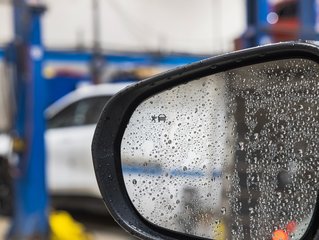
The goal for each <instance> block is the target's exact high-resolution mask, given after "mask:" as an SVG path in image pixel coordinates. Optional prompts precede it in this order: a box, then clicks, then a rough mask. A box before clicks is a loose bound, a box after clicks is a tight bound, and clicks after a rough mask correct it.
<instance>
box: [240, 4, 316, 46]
mask: <svg viewBox="0 0 319 240" xmlns="http://www.w3.org/2000/svg"><path fill="white" fill-rule="evenodd" d="M298 4H299V12H298V19H299V22H300V32H299V39H304V40H319V35H318V32H316V27H315V26H316V24H317V27H319V22H318V21H319V18H318V17H317V16H318V15H319V2H318V1H317V0H299V1H298ZM246 8H247V26H248V27H247V31H246V32H245V33H244V35H243V36H242V38H243V47H245V48H247V47H254V46H258V45H261V44H265V43H267V42H270V40H271V36H270V35H269V32H268V29H269V23H268V22H267V15H268V13H269V12H270V10H271V5H270V1H269V0H258V1H256V0H247V1H246ZM295 40H297V39H295Z"/></svg>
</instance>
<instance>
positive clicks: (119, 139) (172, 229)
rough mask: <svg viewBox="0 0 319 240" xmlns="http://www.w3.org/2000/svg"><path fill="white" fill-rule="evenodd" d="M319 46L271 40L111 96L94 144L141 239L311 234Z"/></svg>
mask: <svg viewBox="0 0 319 240" xmlns="http://www.w3.org/2000/svg"><path fill="white" fill-rule="evenodd" d="M318 62H319V48H318V47H317V46H316V45H313V44H311V43H307V42H290V43H280V44H273V45H268V46H264V47H258V48H253V49H248V50H244V51H240V52H235V53H230V54H226V55H222V56H217V57H214V58H211V59H208V60H205V61H202V62H199V63H195V64H192V65H189V66H186V67H182V68H178V69H176V70H173V71H170V72H167V73H164V74H162V75H158V76H155V77H153V78H151V79H148V80H145V81H143V82H141V83H138V84H136V85H135V86H132V87H129V88H127V89H125V90H124V91H122V92H120V93H119V94H117V95H116V96H115V97H113V98H112V99H111V100H110V101H109V103H108V104H107V106H106V107H105V109H104V110H103V112H102V115H101V117H100V120H99V122H98V125H97V128H96V131H95V135H94V139H93V144H92V154H93V160H94V166H95V171H96V177H97V181H98V184H99V188H100V191H101V193H102V196H103V199H104V202H105V204H106V206H107V208H108V210H109V211H110V213H111V215H112V216H113V217H114V218H115V220H116V221H117V222H118V223H119V224H120V225H121V226H122V227H123V228H124V229H126V230H127V231H129V232H130V233H132V234H133V235H135V236H137V237H140V238H142V239H274V240H275V239H278V240H279V239H282V240H284V239H287V240H288V239H313V238H314V236H315V234H316V231H317V229H318V224H319V213H318V207H317V203H318V201H317V197H318V194H317V193H318V189H317V188H318V177H319V176H318V174H319V171H318V170H319V161H318V160H319V159H318V157H319V154H318V153H319V151H318V147H317V145H318V142H319V125H318V120H319V100H318V95H319V81H318V79H319V64H318Z"/></svg>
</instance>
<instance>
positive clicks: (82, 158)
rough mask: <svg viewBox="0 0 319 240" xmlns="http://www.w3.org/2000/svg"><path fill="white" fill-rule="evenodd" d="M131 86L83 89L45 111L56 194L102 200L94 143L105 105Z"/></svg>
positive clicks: (49, 176) (50, 183) (52, 186)
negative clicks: (92, 154) (92, 144)
mask: <svg viewBox="0 0 319 240" xmlns="http://www.w3.org/2000/svg"><path fill="white" fill-rule="evenodd" d="M128 85H129V84H128V83H121V84H101V85H95V86H84V87H81V88H79V89H77V90H75V91H73V92H71V93H70V94H68V95H66V96H65V97H63V98H61V99H60V100H58V101H57V102H55V103H54V104H53V105H51V106H50V107H49V108H48V109H47V110H46V112H45V115H46V119H47V131H46V133H45V141H46V148H47V181H48V188H49V191H50V193H51V194H53V195H62V196H63V195H64V196H87V197H98V198H100V196H101V195H100V191H99V189H98V186H97V182H96V179H95V174H94V169H93V163H92V156H91V142H92V138H93V133H94V130H95V125H96V123H97V120H98V118H99V115H100V113H101V111H102V108H103V106H104V105H105V103H106V102H107V101H108V100H109V99H110V98H111V97H112V96H113V95H114V94H115V93H117V92H118V91H120V90H121V89H123V88H125V87H126V86H128Z"/></svg>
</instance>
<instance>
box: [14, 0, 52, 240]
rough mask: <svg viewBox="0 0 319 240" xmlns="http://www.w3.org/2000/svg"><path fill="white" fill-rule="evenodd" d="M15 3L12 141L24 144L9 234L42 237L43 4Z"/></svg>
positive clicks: (45, 231)
mask: <svg viewBox="0 0 319 240" xmlns="http://www.w3.org/2000/svg"><path fill="white" fill-rule="evenodd" d="M14 7H15V10H14V16H15V33H16V37H15V48H16V49H15V50H16V51H15V52H16V59H15V62H16V66H15V68H16V74H15V77H16V86H17V89H16V92H17V103H18V106H17V108H18V111H17V116H16V124H15V125H16V127H15V129H16V133H15V134H16V140H15V141H16V142H20V143H21V142H22V143H23V144H22V147H21V144H20V149H16V151H17V156H18V165H17V169H16V170H17V171H16V175H15V179H14V194H15V196H14V197H15V202H14V216H13V220H12V226H11V229H10V232H9V234H8V238H9V239H45V238H46V237H47V235H48V231H49V227H48V196H47V191H46V184H45V144H44V129H45V121H44V117H43V112H44V104H45V85H44V84H45V83H44V81H43V78H42V59H43V46H42V40H41V21H40V18H41V14H42V13H43V12H44V7H43V6H41V5H39V4H32V5H30V4H27V2H25V1H24V0H15V1H14ZM16 145H18V146H19V144H16ZM18 148H19V147H18Z"/></svg>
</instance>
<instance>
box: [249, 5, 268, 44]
mask: <svg viewBox="0 0 319 240" xmlns="http://www.w3.org/2000/svg"><path fill="white" fill-rule="evenodd" d="M246 7H247V8H246V9H247V30H246V32H245V33H244V35H243V38H244V47H246V48H248V47H254V46H258V45H260V44H265V43H269V42H270V40H271V39H270V37H269V35H268V34H267V27H268V22H267V15H268V13H269V9H270V7H269V1H268V0H258V1H256V0H247V1H246Z"/></svg>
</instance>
